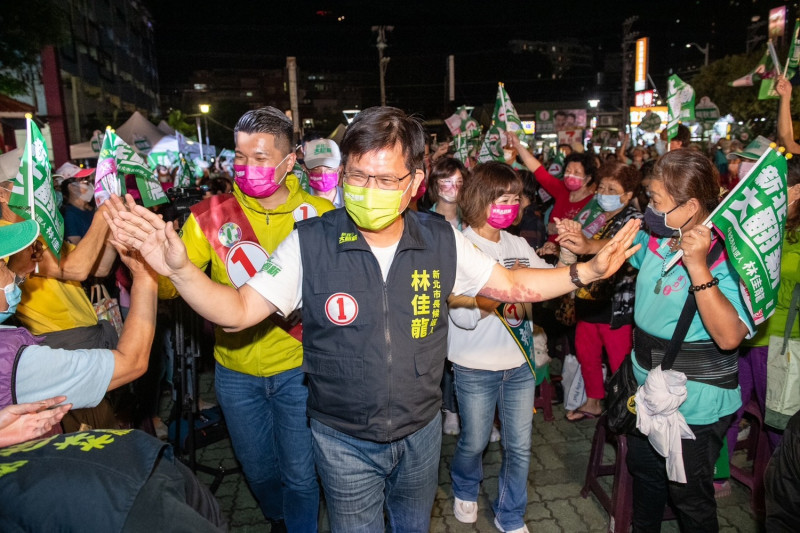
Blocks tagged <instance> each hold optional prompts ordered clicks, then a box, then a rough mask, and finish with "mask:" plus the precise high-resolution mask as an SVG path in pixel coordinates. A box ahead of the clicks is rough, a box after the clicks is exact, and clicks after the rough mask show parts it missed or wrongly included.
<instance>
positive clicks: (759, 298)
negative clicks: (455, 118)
mask: <svg viewBox="0 0 800 533" xmlns="http://www.w3.org/2000/svg"><path fill="white" fill-rule="evenodd" d="M774 146H775V145H774V144H773V145H772V146H771V147H770V148H769V149H767V151H766V152H764V154H763V155H762V156H761V158H760V159H759V160H758V162H757V163H756V164H755V166H754V167H753V168H752V169H751V170H750V173H749V174H748V175H747V176H746V177H745V178H744V179H742V180H741V181H740V182H739V183H738V184H737V186H736V187H734V189H733V190H732V191H731V192H730V193H728V195H727V196H726V197H725V199H724V200H723V202H722V203H721V204H720V205H719V206H718V207H717V208H716V209H715V210H714V212H713V213H711V215H710V216H709V219H710V222H711V223H712V224H714V226H716V227H717V229H719V231H720V233H721V234H722V235H723V236H724V237H725V247H726V248H727V249H728V255H729V257H730V261H731V263H732V264H733V267H734V268H735V269H736V272H738V273H739V277H740V278H741V282H742V291H743V293H744V294H745V296H746V300H745V301H746V302H747V303H748V307H749V310H750V313H751V315H752V317H753V320H754V322H755V323H756V324H760V323H761V322H763V321H764V320H766V319H767V318H769V317H770V315H772V313H774V312H775V305H776V303H777V296H778V285H779V284H780V275H781V249H782V246H783V230H784V227H785V226H786V213H787V210H788V202H787V188H786V159H785V158H784V157H783V156H782V155H781V154H779V153H778V152H776V151H775V150H774V149H773V148H774Z"/></svg>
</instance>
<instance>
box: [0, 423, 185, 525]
mask: <svg viewBox="0 0 800 533" xmlns="http://www.w3.org/2000/svg"><path fill="white" fill-rule="evenodd" d="M162 454H165V455H168V456H170V457H171V454H172V452H171V448H169V447H168V444H166V443H164V442H161V441H159V440H158V439H156V438H153V437H151V436H150V435H147V434H146V433H144V432H142V431H137V430H132V429H124V430H93V431H81V432H78V433H65V434H61V435H55V436H52V437H48V438H44V439H38V440H31V441H27V442H23V443H21V444H16V445H14V446H8V447H6V448H0V502H2V507H3V511H2V512H0V530H2V531H120V530H122V527H123V526H124V525H125V520H126V519H127V517H128V512H129V511H130V509H131V507H132V506H133V503H134V500H135V499H136V496H137V494H138V493H139V491H140V490H141V489H142V487H143V486H144V484H145V483H146V482H147V480H148V478H149V477H150V473H151V472H152V471H153V468H154V466H155V464H156V461H157V460H158V459H159V458H160V457H161V456H162Z"/></svg>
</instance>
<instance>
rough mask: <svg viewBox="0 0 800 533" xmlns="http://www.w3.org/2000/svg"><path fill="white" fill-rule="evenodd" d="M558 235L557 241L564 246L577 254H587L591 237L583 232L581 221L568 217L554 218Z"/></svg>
mask: <svg viewBox="0 0 800 533" xmlns="http://www.w3.org/2000/svg"><path fill="white" fill-rule="evenodd" d="M553 220H554V221H555V226H556V231H558V237H556V242H557V243H558V244H559V245H561V246H562V247H563V248H566V249H567V250H569V251H570V252H573V253H575V254H578V255H581V254H587V253H589V252H590V250H589V239H587V238H586V236H585V235H584V234H583V228H582V227H581V224H580V222H578V221H576V220H571V219H568V218H564V219H561V218H557V217H556V218H554V219H553Z"/></svg>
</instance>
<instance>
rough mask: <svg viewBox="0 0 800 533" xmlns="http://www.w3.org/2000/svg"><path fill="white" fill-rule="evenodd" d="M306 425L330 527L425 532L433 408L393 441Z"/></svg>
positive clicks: (433, 467)
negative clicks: (421, 424)
mask: <svg viewBox="0 0 800 533" xmlns="http://www.w3.org/2000/svg"><path fill="white" fill-rule="evenodd" d="M311 431H312V433H313V434H314V458H315V460H316V462H317V470H318V471H319V476H320V479H321V480H322V487H323V489H324V490H325V501H326V503H327V504H328V517H329V519H330V525H331V531H332V532H333V533H340V532H341V533H383V532H384V531H395V532H398V533H427V531H428V529H429V528H430V522H431V509H432V508H433V500H434V499H435V497H436V489H437V488H438V486H439V456H440V455H441V448H442V417H441V416H440V415H439V413H436V416H434V417H433V420H431V421H430V422H429V423H428V424H427V425H426V426H424V427H423V428H421V429H418V430H417V431H415V432H414V433H412V434H411V435H408V436H407V437H404V438H402V439H399V440H396V441H393V442H385V443H384V442H372V441H368V440H363V439H359V438H356V437H352V436H350V435H347V434H345V433H342V432H341V431H337V430H335V429H333V428H332V427H330V426H326V425H325V424H322V423H321V422H318V421H316V420H314V419H312V420H311ZM384 510H385V513H386V519H385V520H384ZM386 521H388V525H389V527H388V528H386V526H385V523H386ZM289 531H291V528H290V529H289Z"/></svg>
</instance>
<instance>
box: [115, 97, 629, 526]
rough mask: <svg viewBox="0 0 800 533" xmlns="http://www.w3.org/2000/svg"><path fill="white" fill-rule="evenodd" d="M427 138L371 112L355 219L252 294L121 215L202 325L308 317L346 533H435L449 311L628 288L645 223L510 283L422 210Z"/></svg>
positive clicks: (313, 412) (325, 230)
mask: <svg viewBox="0 0 800 533" xmlns="http://www.w3.org/2000/svg"><path fill="white" fill-rule="evenodd" d="M424 141H425V134H424V131H423V129H422V125H421V124H420V123H419V122H418V121H417V120H415V119H414V118H412V117H409V116H408V115H406V114H405V113H404V112H403V111H401V110H399V109H395V108H391V107H375V108H370V109H366V110H364V111H362V112H361V113H360V114H359V115H358V116H357V117H356V118H355V120H354V121H353V122H352V124H350V126H349V127H348V129H347V133H346V134H345V137H344V139H343V140H342V143H341V150H342V163H343V166H344V172H343V175H342V178H343V186H344V196H345V207H344V209H337V210H335V211H331V212H329V213H326V214H325V215H323V216H322V217H320V218H317V219H314V220H308V221H304V222H302V223H298V224H297V228H296V230H295V231H293V232H292V233H291V234H290V235H289V237H288V238H287V239H286V240H285V241H284V242H283V243H282V244H281V245H280V246H279V247H278V249H277V250H276V252H275V254H273V255H272V256H271V257H270V259H269V261H267V263H266V264H265V265H264V267H263V268H262V269H261V271H260V272H258V273H257V274H256V275H255V276H253V277H252V278H251V279H250V281H248V283H247V284H246V285H244V286H243V287H241V288H240V289H239V290H238V291H234V290H232V289H231V288H229V287H223V286H221V285H217V284H214V283H212V282H211V281H210V280H208V278H206V277H205V276H204V275H203V273H202V272H201V271H199V270H198V269H196V268H195V267H194V266H193V265H192V264H191V263H190V262H189V261H188V260H187V258H186V251H185V249H184V248H183V244H182V243H181V241H180V239H178V237H177V235H175V232H174V230H173V229H172V228H171V227H169V226H167V225H165V224H164V223H163V222H162V221H161V220H160V219H159V218H158V217H156V216H154V215H153V214H152V213H150V212H148V211H147V210H144V209H140V208H138V207H137V206H135V205H134V204H133V202H132V200H131V199H130V198H129V199H128V201H127V207H126V206H124V205H123V204H122V201H121V200H119V199H115V200H114V204H113V207H114V208H115V209H116V211H115V213H113V221H112V226H113V231H114V235H115V238H116V239H117V240H120V241H122V242H124V243H125V244H126V245H128V246H132V247H136V248H138V249H139V250H140V251H141V252H142V255H143V256H144V257H145V259H146V260H147V261H148V262H149V263H150V264H151V265H152V266H153V267H154V269H155V270H156V271H158V272H160V273H162V274H163V275H166V276H169V277H170V279H172V281H173V283H175V286H176V287H178V289H179V290H180V292H181V294H182V295H183V296H184V298H185V299H186V301H187V302H188V303H189V305H191V306H192V307H193V308H194V309H195V310H196V311H197V312H198V313H200V314H201V315H203V316H205V317H206V318H208V319H209V320H212V321H214V322H216V323H218V324H221V325H222V326H223V327H225V328H228V329H231V330H239V329H242V328H246V327H248V325H250V324H254V323H257V322H258V321H261V320H263V319H264V318H266V317H267V316H269V315H270V314H272V313H274V312H276V311H279V312H280V313H282V314H284V315H286V314H289V313H290V312H291V311H292V310H293V309H297V308H299V307H301V306H302V307H303V324H304V332H303V351H304V357H305V359H304V362H303V368H304V369H305V371H306V372H307V374H308V382H309V397H308V413H309V415H310V416H311V429H312V434H313V438H314V452H315V460H316V464H317V470H318V472H319V474H320V478H321V480H322V485H323V489H324V491H325V497H326V501H327V504H328V512H329V517H330V524H331V530H332V531H334V532H339V531H343V532H352V531H384V520H385V518H384V510H385V512H386V520H388V522H389V526H390V529H391V530H392V531H404V532H405V531H409V532H410V531H419V532H425V531H428V528H429V523H430V512H431V507H432V505H433V501H434V497H435V493H436V488H437V485H438V466H439V455H440V447H441V418H440V416H439V406H440V404H441V390H440V388H439V382H440V381H441V377H442V375H441V374H442V369H443V367H444V365H443V363H444V359H445V356H446V352H447V346H446V339H447V299H448V297H449V296H450V295H451V294H456V295H460V294H464V295H468V296H475V295H476V294H481V295H483V296H487V297H490V298H493V299H496V300H499V301H503V302H522V301H526V302H527V301H540V300H543V299H548V298H553V297H555V296H559V295H561V294H565V293H567V292H570V291H572V290H574V289H575V287H576V286H584V285H585V284H587V283H589V282H591V281H594V280H596V279H600V278H605V277H608V276H610V275H611V274H612V273H613V272H615V271H616V270H617V269H618V268H619V266H620V265H621V264H622V263H623V262H624V261H625V260H626V259H627V257H629V256H630V255H631V254H632V253H633V252H634V251H635V248H632V249H628V247H629V246H630V245H631V243H632V242H633V236H634V234H635V233H636V231H637V229H638V222H636V221H633V222H632V223H630V224H629V225H627V226H626V227H625V228H624V229H623V230H621V231H620V232H619V233H618V234H617V236H616V237H615V238H614V240H613V242H611V243H609V245H608V246H607V247H606V248H604V250H603V251H602V252H601V253H600V254H598V255H597V256H595V258H594V259H592V261H591V262H589V263H581V264H577V265H574V266H572V267H570V268H557V269H547V270H534V269H520V270H507V269H505V268H503V267H502V266H500V265H498V264H496V263H495V261H494V260H493V259H491V258H489V257H488V256H486V255H484V254H483V253H482V252H480V251H479V250H477V249H476V248H475V247H474V246H473V245H472V244H471V243H469V241H467V240H466V239H465V238H464V237H463V236H462V235H461V234H460V233H459V232H457V231H456V230H454V229H453V228H452V226H451V225H450V224H449V223H447V222H446V221H445V220H444V219H442V218H440V217H436V216H435V215H427V214H421V213H417V212H415V211H411V210H408V209H407V207H408V204H409V203H410V202H411V199H412V198H413V197H414V195H415V194H416V192H417V189H418V188H419V186H420V184H421V183H422V181H423V180H424V179H425V174H424V170H423V157H424Z"/></svg>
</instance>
